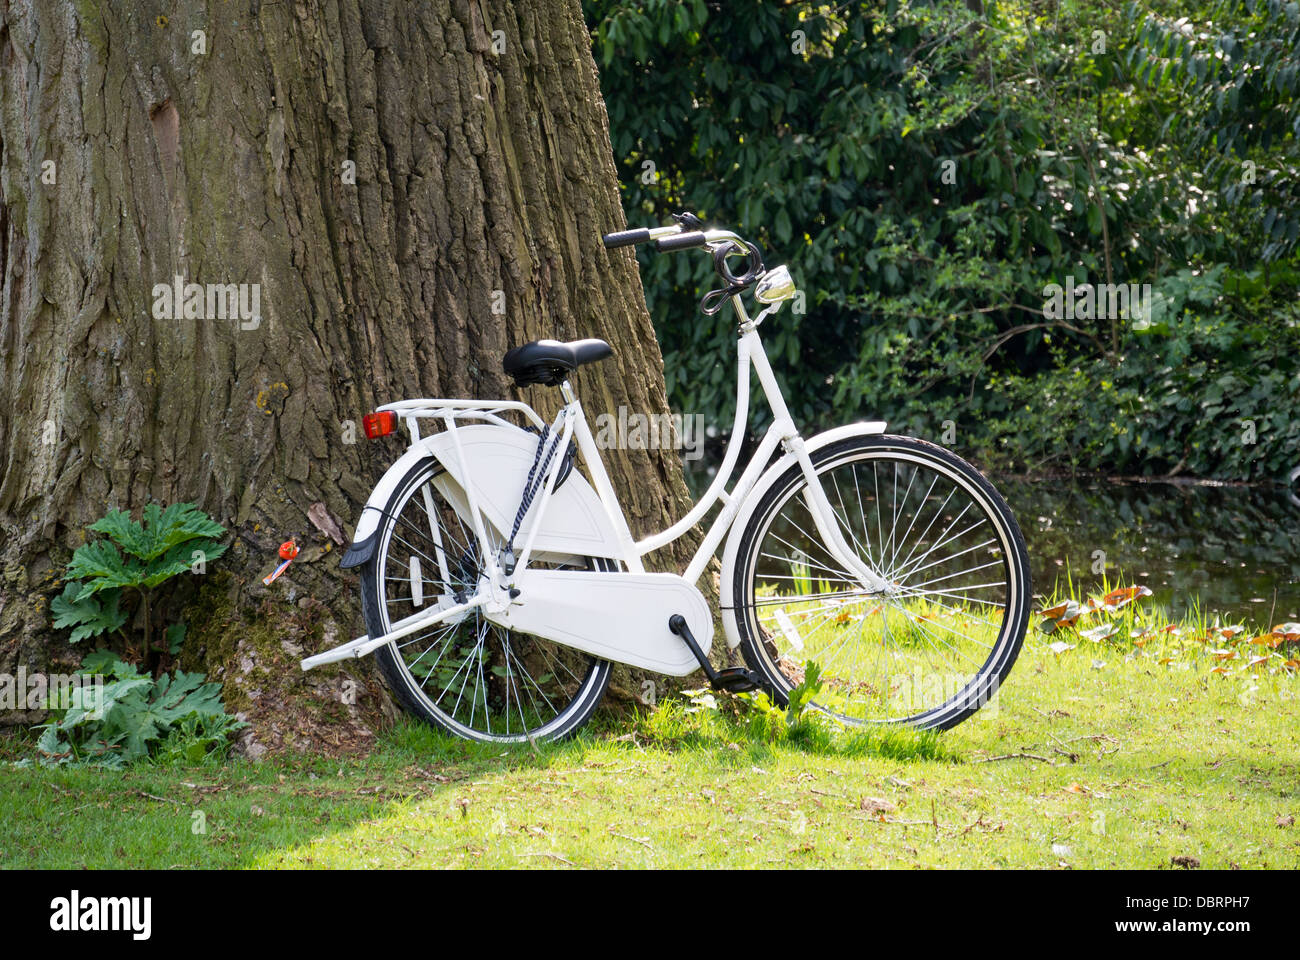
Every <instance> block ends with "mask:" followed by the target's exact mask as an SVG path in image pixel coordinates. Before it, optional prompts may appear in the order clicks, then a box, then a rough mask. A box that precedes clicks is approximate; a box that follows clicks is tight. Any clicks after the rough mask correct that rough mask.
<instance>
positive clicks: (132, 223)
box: [0, 0, 690, 748]
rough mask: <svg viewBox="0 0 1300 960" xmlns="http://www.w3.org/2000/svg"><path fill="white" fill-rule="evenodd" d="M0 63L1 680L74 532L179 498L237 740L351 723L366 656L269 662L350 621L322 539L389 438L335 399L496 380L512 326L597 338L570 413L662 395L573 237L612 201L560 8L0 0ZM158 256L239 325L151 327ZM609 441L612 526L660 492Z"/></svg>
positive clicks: (203, 627)
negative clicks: (594, 361) (228, 542)
mask: <svg viewBox="0 0 1300 960" xmlns="http://www.w3.org/2000/svg"><path fill="white" fill-rule="evenodd" d="M0 73H2V75H3V94H2V95H3V101H2V104H0V111H2V113H0V191H2V193H3V196H2V197H0V260H2V261H3V263H4V289H3V301H2V303H0V538H2V540H3V543H2V544H0V570H2V571H3V574H2V578H0V671H4V670H9V671H10V672H12V671H13V669H14V668H15V667H16V665H17V664H20V663H21V664H25V665H26V666H27V669H28V670H29V671H31V670H33V669H35V668H39V667H41V666H44V665H45V664H47V662H48V656H49V654H48V653H47V651H49V650H51V649H57V646H56V647H51V646H50V640H51V638H52V637H53V636H55V634H54V632H53V631H52V630H51V628H50V626H49V614H48V599H49V597H50V596H51V595H52V594H53V593H55V592H57V589H58V588H59V587H60V586H61V584H60V583H58V578H59V577H60V576H61V574H62V572H63V568H64V565H65V564H66V562H67V560H68V557H69V555H70V552H71V550H72V549H74V548H75V547H76V546H77V545H78V544H79V543H81V542H83V538H84V528H85V527H86V525H88V524H89V523H91V522H93V521H94V520H96V519H97V518H98V517H100V516H102V515H103V514H104V512H105V511H106V510H107V509H108V508H109V507H121V508H124V509H128V510H131V511H133V512H135V513H136V514H137V515H138V511H139V509H140V508H141V507H142V506H143V505H144V504H146V503H148V502H150V501H159V502H162V503H172V502H177V501H182V500H190V501H195V502H197V503H198V504H199V505H200V506H201V507H202V508H204V509H205V510H207V511H208V512H209V513H211V514H212V515H213V516H214V517H216V518H217V519H218V520H220V521H221V522H223V523H224V524H226V525H227V527H229V528H230V530H231V531H232V535H233V536H232V539H233V546H232V548H231V550H230V552H229V553H227V554H226V556H225V557H223V558H221V559H220V560H218V561H216V562H215V563H214V564H213V565H212V568H211V569H210V570H209V572H208V573H207V575H206V576H205V577H203V578H189V577H183V578H182V579H184V580H186V581H192V582H187V583H186V584H185V585H183V587H182V589H181V592H180V594H179V595H178V596H177V598H176V599H175V600H174V602H173V603H172V604H171V605H170V607H169V609H168V611H167V617H166V619H167V621H168V622H174V621H175V620H177V619H185V620H187V621H188V622H189V624H190V633H189V636H188V638H187V641H186V644H187V647H186V651H185V653H184V654H183V656H182V661H183V662H184V663H186V664H187V665H190V666H202V667H204V668H205V669H207V670H208V671H209V672H210V674H211V675H212V679H219V680H223V681H225V683H226V696H227V701H228V703H229V704H230V705H231V706H232V708H234V709H239V710H241V711H243V712H244V713H246V714H247V715H248V716H249V718H250V719H251V720H252V721H253V735H254V736H255V737H257V738H259V740H260V742H261V744H262V745H263V746H269V747H272V748H274V747H277V746H281V745H286V744H298V745H301V746H317V747H320V746H326V747H343V748H346V747H348V746H351V745H353V744H362V743H364V741H366V740H367V739H368V738H369V736H370V735H371V731H373V729H374V728H375V726H376V725H377V723H378V722H379V720H380V719H381V715H382V714H383V713H384V712H385V710H391V706H386V705H387V704H388V701H387V698H386V697H385V696H384V694H383V692H382V690H381V689H380V687H379V685H378V682H377V680H376V679H375V677H376V675H375V674H374V673H372V672H371V669H370V667H369V665H368V662H366V663H359V664H357V665H355V666H350V667H348V668H347V670H348V671H349V672H348V673H345V672H344V671H343V670H342V669H333V670H328V671H314V672H312V673H310V674H307V675H303V674H302V673H301V672H300V671H299V670H298V668H297V665H296V660H297V659H298V657H299V656H300V655H301V654H302V652H303V651H306V652H311V651H313V650H316V649H320V648H323V647H324V646H326V645H327V644H330V643H337V642H341V641H342V640H345V639H347V638H348V637H349V636H354V635H357V634H359V633H361V632H363V631H364V626H363V625H362V622H361V619H360V615H359V593H358V587H357V580H356V577H355V576H354V575H351V574H349V573H348V572H347V571H342V570H340V569H339V567H338V557H339V556H340V554H341V551H340V550H339V549H338V547H339V544H338V543H337V542H333V540H332V539H331V538H330V536H329V535H328V534H327V532H325V531H327V530H328V529H329V528H330V527H331V523H330V518H333V519H334V520H336V521H337V522H338V523H339V524H340V525H341V526H342V527H343V528H344V530H345V532H346V531H350V529H351V526H350V525H351V522H352V521H353V520H354V519H355V518H356V516H357V515H358V512H359V509H360V505H361V504H362V503H363V502H364V500H365V499H366V496H367V494H368V492H369V490H370V488H371V487H372V486H373V484H374V482H375V481H376V480H377V479H378V477H379V476H380V475H381V473H382V472H383V470H384V469H385V467H386V466H387V465H388V463H389V462H391V460H393V459H394V458H395V457H396V456H397V455H398V453H399V452H400V445H399V444H398V442H397V441H396V440H394V439H389V440H387V441H381V442H367V441H366V440H365V439H364V434H363V433H362V431H361V430H360V426H359V418H360V415H361V414H362V413H364V412H366V411H367V410H371V409H373V408H374V407H375V406H376V405H378V404H382V403H385V402H389V401H392V400H396V399H401V398H406V397H421V396H424V397H436V396H471V397H496V396H503V395H506V396H508V395H511V394H512V392H513V388H512V387H511V385H510V383H509V381H508V380H507V378H506V377H505V376H504V375H503V374H502V372H501V356H502V354H503V353H504V352H505V351H506V349H507V348H509V347H510V346H512V345H514V344H517V343H521V342H524V341H526V340H532V339H538V338H541V337H544V336H553V337H556V338H559V339H567V338H573V337H585V336H595V337H602V338H604V339H606V340H608V341H610V343H612V344H613V345H614V348H615V356H614V358H613V359H611V360H607V361H604V362H603V363H601V364H598V365H596V366H594V367H590V368H586V369H585V370H584V371H582V372H580V373H579V374H578V376H577V377H576V378H575V381H574V383H575V387H576V388H577V390H578V392H579V394H580V396H581V397H582V398H583V401H584V406H585V407H586V408H587V410H588V413H589V416H594V415H595V414H596V413H599V412H601V411H614V410H616V409H617V407H618V406H619V405H626V407H627V408H628V409H629V410H632V411H645V412H647V413H655V412H660V411H665V410H666V409H667V406H666V399H665V392H664V385H663V368H662V359H661V357H660V352H659V348H658V344H657V342H656V339H655V335H654V331H653V328H652V326H651V322H650V318H649V316H648V314H647V312H646V309H645V304H644V300H643V296H642V292H641V285H640V282H639V278H638V275H637V271H636V266H635V260H634V259H633V257H632V256H631V255H630V254H629V253H628V252H627V251H625V250H619V251H612V252H607V251H605V250H604V249H603V247H602V245H601V242H600V234H601V233H602V232H603V231H607V230H610V229H615V228H618V227H620V226H621V225H622V223H623V214H622V211H621V209H620V205H619V196H618V184H617V175H616V172H615V167H614V163H613V159H612V156H611V153H610V146H609V144H610V140H609V130H608V121H607V118H606V114H605V108H604V103H603V101H602V99H601V97H600V92H599V87H598V85H597V80H596V75H595V64H594V62H593V60H592V57H591V53H590V40H589V36H588V32H587V29H586V27H585V25H584V24H583V21H582V16H581V9H580V5H579V3H578V0H564V2H557V0H514V2H507V0H481V2H473V0H454V2H452V3H450V4H447V3H410V4H407V3H391V2H387V0H335V2H328V3H322V4H320V5H317V4H314V3H306V2H285V3H261V2H259V0H251V2H249V0H243V2H240V0H230V2H223V3H212V4H208V3H201V2H197V0H168V2H166V3H159V2H150V0H137V2H133V3H129V4H118V3H113V2H109V0H98V2H96V0H31V2H25V3H22V2H10V3H3V2H0ZM177 278H180V279H179V283H180V284H182V285H183V284H189V283H196V284H204V285H207V284H223V285H224V284H247V285H250V286H248V287H245V288H243V290H242V291H241V292H243V293H244V294H245V300H244V305H246V306H247V307H248V309H247V310H246V314H247V315H249V316H250V317H251V314H252V313H253V312H254V310H253V307H254V306H256V307H257V308H259V309H258V310H257V311H256V312H257V313H258V317H257V318H251V319H244V318H243V315H241V316H240V317H236V318H230V317H227V318H225V319H220V318H217V317H214V316H211V315H206V314H207V311H208V310H209V309H211V307H212V304H211V303H209V302H207V301H205V303H204V304H203V305H202V312H204V314H205V315H204V316H199V317H195V316H192V315H191V316H189V317H186V316H185V312H184V311H183V310H182V311H181V315H180V316H178V317H175V318H174V319H167V318H166V317H165V316H163V317H162V318H159V316H158V314H160V313H163V314H165V313H166V307H167V305H168V304H167V303H166V300H167V294H166V292H165V287H166V286H168V285H172V286H174V285H175V284H176V283H177ZM159 285H163V286H159ZM252 285H256V286H252ZM160 303H161V306H160ZM551 393H553V391H552V392H551ZM551 393H545V388H540V387H536V388H532V389H531V391H529V395H527V396H525V397H524V399H528V400H530V401H532V402H533V403H534V404H535V405H537V406H538V407H539V409H541V410H542V412H543V414H544V415H549V414H551V413H553V411H554V410H555V409H556V398H555V397H554V396H552V395H551ZM358 436H360V437H361V439H360V442H357V441H356V439H355V438H356V437H358ZM607 465H608V467H609V469H610V472H611V475H612V477H613V479H614V482H615V486H616V488H617V490H618V492H619V494H620V496H621V498H622V500H623V505H624V508H625V510H626V512H627V514H628V518H629V520H630V522H631V523H632V526H633V531H634V533H638V534H643V533H645V532H649V531H650V530H652V529H658V528H660V527H662V526H663V525H665V524H666V523H668V522H670V521H671V519H673V518H674V517H676V516H679V515H680V514H681V513H682V512H683V511H684V510H685V508H686V504H687V500H686V490H685V487H684V484H683V482H682V479H681V472H680V466H679V464H678V462H677V457H676V454H674V453H671V452H662V451H623V452H616V451H610V452H609V456H608V459H607ZM317 504H319V505H323V506H318V507H316V508H315V509H314V510H313V515H314V516H315V517H316V522H313V521H312V520H309V517H308V511H309V510H310V509H312V508H313V505H317ZM290 536H296V537H297V538H298V542H299V544H300V545H302V546H303V547H304V549H303V552H302V554H301V556H300V557H299V559H298V560H297V561H295V563H294V564H293V565H292V566H291V567H290V568H289V571H288V572H287V574H286V575H285V576H284V577H283V578H281V580H279V581H277V582H276V583H275V584H273V585H272V586H271V587H270V588H269V589H268V588H266V587H263V585H262V582H261V578H262V577H263V576H264V575H265V574H266V573H268V572H269V571H270V570H271V569H272V568H273V567H274V566H275V564H276V563H277V562H278V559H277V557H276V547H277V546H278V545H279V543H280V542H281V541H282V540H285V539H288V538H289V537H290ZM688 546H690V544H683V545H682V546H681V547H680V548H679V550H678V552H677V553H676V554H674V555H671V556H662V555H661V556H662V560H663V564H662V565H663V566H669V565H672V564H676V563H678V562H679V561H681V560H682V558H683V557H684V555H685V553H686V548H687V547H688ZM181 604H184V608H183V609H182V606H181ZM159 629H160V628H159ZM79 655H80V654H79V653H78V654H77V656H74V657H73V658H72V662H77V660H78V659H79ZM349 678H350V679H351V680H352V681H354V683H349V682H348V680H349ZM350 689H353V690H355V693H356V696H355V700H356V702H355V703H348V702H346V701H349V700H350V699H352V698H351V697H350V696H349V695H348V694H349V690H350Z"/></svg>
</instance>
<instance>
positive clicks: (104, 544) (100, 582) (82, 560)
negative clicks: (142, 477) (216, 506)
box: [68, 503, 226, 600]
mask: <svg viewBox="0 0 1300 960" xmlns="http://www.w3.org/2000/svg"><path fill="white" fill-rule="evenodd" d="M89 529H90V530H93V531H94V532H95V533H102V534H105V535H106V536H107V537H108V539H107V540H95V541H92V542H90V543H86V544H83V545H82V546H80V547H78V548H77V550H76V552H75V553H74V554H73V555H72V562H71V563H70V564H68V576H69V577H70V578H72V579H75V580H85V581H87V582H86V584H85V585H84V586H83V587H82V589H81V591H80V592H79V593H78V594H77V599H78V600H84V599H86V598H87V597H90V596H93V595H94V594H96V593H98V592H99V591H100V590H108V589H111V588H114V587H156V586H158V585H159V584H160V583H162V582H164V581H165V580H168V579H170V578H171V577H174V576H176V574H178V573H184V572H185V571H186V570H188V569H190V567H191V566H192V565H193V564H194V563H195V562H196V560H201V561H202V562H203V563H204V564H205V565H206V563H207V562H208V561H209V560H215V559H217V558H218V557H220V556H221V555H222V554H223V553H225V552H226V547H225V545H224V544H221V543H218V542H217V541H216V540H214V539H212V538H213V537H219V536H221V535H222V534H223V533H225V532H226V530H225V527H223V526H221V524H219V523H216V522H215V521H213V520H212V518H210V517H209V516H208V515H207V514H206V513H204V512H203V511H202V510H199V509H198V508H197V507H195V506H194V504H192V503H174V504H172V505H171V506H170V507H168V508H167V509H166V510H164V509H162V508H161V507H159V506H158V504H156V503H151V504H149V505H148V506H147V507H145V508H144V522H143V523H137V522H136V521H134V520H132V519H131V515H130V514H129V513H127V512H126V511H124V510H110V511H109V512H108V515H107V516H105V517H104V518H103V519H102V520H99V521H97V522H95V523H93V524H91V525H90V527H89ZM119 548H120V549H119ZM123 554H125V556H123Z"/></svg>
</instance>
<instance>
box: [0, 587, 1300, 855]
mask: <svg viewBox="0 0 1300 960" xmlns="http://www.w3.org/2000/svg"><path fill="white" fill-rule="evenodd" d="M1131 612H1132V611H1130V613H1131ZM1036 619H1037V618H1036ZM1079 626H1080V627H1083V626H1085V624H1082V623H1081V624H1080V625H1079ZM1056 639H1058V637H1055V636H1053V637H1044V636H1043V635H1042V634H1039V633H1037V632H1031V635H1030V638H1029V639H1028V640H1027V641H1026V648H1025V650H1024V652H1023V653H1022V654H1021V657H1020V661H1019V663H1018V664H1017V665H1016V668H1015V670H1014V671H1013V673H1012V675H1011V678H1010V680H1009V681H1008V683H1007V684H1006V685H1005V686H1004V688H1003V690H1002V692H1001V694H1000V696H999V698H998V699H997V700H996V701H995V702H994V703H993V704H992V705H990V706H989V707H986V708H985V710H983V711H981V713H980V714H978V715H977V716H976V717H974V718H973V719H971V720H969V721H967V722H966V723H964V724H962V725H961V726H959V727H958V728H956V729H955V730H953V731H950V732H947V733H944V734H939V735H933V734H916V733H913V732H910V731H906V730H890V731H879V730H877V731H872V732H868V733H866V734H862V735H858V736H852V735H848V734H844V733H837V734H834V735H832V736H829V737H826V736H819V735H816V734H815V732H809V731H808V730H804V731H803V732H802V733H801V732H800V731H798V730H796V732H795V734H794V736H792V737H791V738H789V739H786V740H783V741H781V742H777V743H770V742H768V739H767V737H766V735H764V734H763V733H762V731H761V729H759V726H756V725H755V724H754V723H753V722H750V721H747V720H746V719H745V715H733V713H734V711H733V710H731V709H729V708H726V704H725V703H724V709H722V710H720V711H712V710H707V709H706V710H695V711H693V712H688V711H689V710H691V704H690V703H689V702H684V701H673V702H671V703H664V704H661V705H660V707H659V709H657V710H656V711H654V712H653V713H651V714H648V715H644V714H643V715H641V716H638V717H631V716H627V715H619V714H616V713H613V712H612V711H611V712H608V713H606V714H604V715H603V716H602V717H601V718H600V720H599V723H598V724H597V725H595V726H594V727H593V728H591V729H589V731H588V732H587V733H585V734H584V735H583V736H582V737H581V738H579V739H577V740H575V741H572V742H569V743H566V744H560V745H553V746H546V747H542V748H540V749H539V750H537V751H534V750H531V749H528V748H523V749H510V750H503V749H493V748H485V747H482V746H477V745H471V744H465V743H461V742H458V741H452V740H448V739H445V738H442V737H440V736H437V735H435V734H434V733H433V732H432V731H430V730H428V729H426V728H425V727H423V726H421V725H418V724H414V723H402V724H401V725H399V726H397V727H396V728H394V729H393V730H391V731H389V732H388V733H386V734H385V735H384V736H383V737H382V738H381V740H380V743H379V745H378V747H377V749H376V750H375V751H374V752H373V753H372V754H371V755H370V756H368V757H365V758H359V759H351V760H347V761H338V760H329V759H325V758H319V757H316V758H282V759H275V760H269V761H266V762H264V763H262V764H252V763H249V762H246V761H242V760H240V761H232V762H229V763H227V764H226V765H224V766H215V765H207V766H199V767H183V766H171V767H161V766H149V765H137V766H135V767H133V768H131V769H129V770H127V771H125V772H105V771H96V770H90V769H70V768H60V769H39V768H36V769H31V768H28V769H22V768H9V769H6V770H5V771H4V773H3V780H2V785H0V865H3V866H6V867H73V868H76V867H83V866H84V867H91V868H102V867H367V866H387V867H466V866H468V867H547V868H562V869H569V867H570V865H572V866H576V867H690V866H706V867H722V866H727V867H763V866H808V867H831V866H839V867H850V866H856V867H1034V868H1057V867H1060V866H1062V865H1069V866H1071V867H1075V868H1089V867H1137V868H1160V867H1169V865H1170V858H1171V857H1187V856H1190V857H1194V858H1196V860H1198V861H1199V862H1200V865H1201V866H1202V867H1204V868H1216V867H1217V868H1228V867H1232V866H1240V867H1243V868H1261V867H1270V868H1291V869H1294V868H1296V867H1300V829H1298V828H1297V827H1295V826H1294V825H1291V823H1290V822H1289V821H1288V819H1287V818H1289V817H1295V816H1296V815H1298V814H1300V786H1297V785H1298V784H1300V729H1297V725H1296V723H1295V722H1294V720H1295V717H1296V715H1297V713H1296V697H1297V695H1298V694H1300V681H1297V678H1296V677H1295V676H1294V675H1292V674H1291V673H1289V672H1287V671H1285V670H1282V671H1278V672H1273V673H1270V672H1268V671H1267V670H1258V669H1257V670H1254V671H1251V672H1242V671H1230V672H1227V673H1211V672H1210V669H1211V667H1212V666H1219V665H1221V664H1220V662H1219V661H1217V660H1215V659H1214V658H1213V657H1211V656H1209V655H1200V656H1193V655H1190V654H1189V655H1187V656H1183V657H1181V658H1179V659H1173V660H1170V662H1167V663H1165V664H1163V665H1162V664H1160V663H1159V662H1158V661H1159V659H1163V657H1158V656H1157V655H1156V653H1155V652H1148V650H1147V649H1141V648H1134V647H1132V645H1131V644H1128V645H1127V646H1126V645H1123V644H1118V643H1114V642H1109V641H1107V642H1100V643H1091V642H1089V641H1087V640H1082V639H1080V638H1078V637H1077V636H1075V637H1073V639H1072V640H1071V642H1073V643H1075V644H1076V646H1075V648H1074V649H1071V650H1068V651H1065V652H1063V653H1061V654H1059V655H1058V654H1056V653H1053V652H1051V650H1050V649H1048V646H1047V644H1048V643H1049V642H1051V641H1053V640H1056ZM1170 642H1171V643H1172V642H1173V641H1170ZM27 746H28V745H26V744H23V743H14V742H10V743H9V744H8V745H7V746H5V747H4V748H3V749H4V750H5V751H6V752H7V754H8V755H9V756H10V757H13V756H18V755H22V754H23V751H24V750H25V749H26V748H27ZM200 826H202V827H203V830H204V831H206V832H202V831H200V830H199V827H200Z"/></svg>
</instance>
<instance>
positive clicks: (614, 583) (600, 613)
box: [487, 570, 713, 677]
mask: <svg viewBox="0 0 1300 960" xmlns="http://www.w3.org/2000/svg"><path fill="white" fill-rule="evenodd" d="M515 585H516V586H517V587H518V588H519V591H520V593H519V598H518V600H517V601H516V602H515V603H512V604H510V606H509V607H507V608H506V609H505V610H504V611H502V612H501V613H488V614H487V617H488V619H489V620H491V621H492V622H494V623H499V624H501V625H502V626H504V627H509V628H510V629H512V630H518V631H519V632H520V633H527V634H532V635H534V636H538V637H545V638H546V639H548V640H554V641H555V642H556V643H562V644H564V645H565V646H568V647H575V648H576V649H578V650H585V651H586V652H587V653H590V654H592V655H594V656H597V657H600V658H601V659H603V660H613V661H615V662H616V663H626V664H628V665H630V666H633V667H644V668H645V669H647V670H653V671H655V672H656V673H663V674H667V675H668V676H670V677H684V676H686V675H687V674H688V673H692V672H693V671H695V670H698V669H699V667H700V663H699V661H698V660H696V659H695V656H694V654H692V653H691V650H690V648H689V647H688V646H686V643H685V641H684V640H682V638H681V637H679V636H677V634H675V633H673V632H672V631H671V630H669V629H668V619H669V617H671V616H672V615H673V614H675V613H680V614H681V615H682V616H683V617H685V618H686V624H687V626H689V627H690V628H691V633H692V634H693V635H694V637H695V640H696V642H697V643H699V645H700V649H701V650H703V651H704V654H705V656H708V653H709V649H710V647H711V646H712V644H713V617H712V616H711V615H710V613H709V605H708V602H707V601H705V599H704V596H703V595H702V594H701V593H700V591H699V590H697V589H696V588H695V587H694V586H693V585H692V584H690V583H688V582H686V580H684V579H683V578H682V577H679V576H678V575H677V574H675V573H601V572H599V571H587V570H523V571H522V572H521V573H520V574H519V575H518V577H516V579H515Z"/></svg>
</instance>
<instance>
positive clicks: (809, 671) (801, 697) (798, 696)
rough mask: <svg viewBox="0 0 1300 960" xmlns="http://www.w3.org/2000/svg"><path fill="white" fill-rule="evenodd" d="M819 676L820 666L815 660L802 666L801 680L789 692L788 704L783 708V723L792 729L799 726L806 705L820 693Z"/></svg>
mask: <svg viewBox="0 0 1300 960" xmlns="http://www.w3.org/2000/svg"><path fill="white" fill-rule="evenodd" d="M821 675H822V668H821V664H819V663H817V662H816V661H815V660H809V661H808V662H807V663H805V664H804V668H803V679H802V680H800V681H799V683H798V684H796V685H795V687H794V689H792V690H791V691H790V698H789V699H790V703H789V705H788V706H787V707H786V708H785V722H786V723H787V724H789V725H790V727H791V728H792V729H793V728H794V727H796V726H798V725H799V721H800V720H801V719H802V717H803V713H804V711H805V710H806V709H807V708H808V705H809V704H810V703H812V702H813V700H814V699H815V698H816V696H817V694H819V693H821V690H822V682H821Z"/></svg>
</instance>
